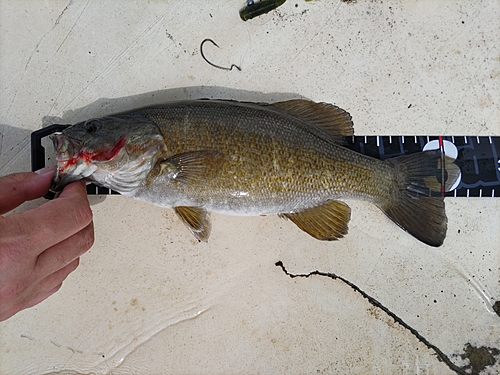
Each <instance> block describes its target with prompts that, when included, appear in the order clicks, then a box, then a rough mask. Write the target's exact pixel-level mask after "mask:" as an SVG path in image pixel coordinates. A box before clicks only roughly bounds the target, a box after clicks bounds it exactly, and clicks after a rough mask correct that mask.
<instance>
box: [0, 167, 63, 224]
mask: <svg viewBox="0 0 500 375" xmlns="http://www.w3.org/2000/svg"><path fill="white" fill-rule="evenodd" d="M54 171H55V166H52V167H46V168H43V169H40V170H38V171H36V172H35V173H33V172H21V173H13V174H9V175H7V176H3V177H0V215H2V214H4V213H7V212H9V211H10V210H12V209H14V208H16V207H17V206H19V205H21V204H22V203H24V202H26V201H30V200H32V199H36V198H40V197H42V196H43V195H44V194H45V193H47V191H48V190H49V187H50V182H51V181H52V177H53V176H54Z"/></svg>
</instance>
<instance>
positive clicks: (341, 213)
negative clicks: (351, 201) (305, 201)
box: [279, 200, 351, 241]
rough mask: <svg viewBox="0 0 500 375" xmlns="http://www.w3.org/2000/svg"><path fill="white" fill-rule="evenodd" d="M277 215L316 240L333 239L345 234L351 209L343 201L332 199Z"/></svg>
mask: <svg viewBox="0 0 500 375" xmlns="http://www.w3.org/2000/svg"><path fill="white" fill-rule="evenodd" d="M279 216H280V217H282V218H286V219H289V220H291V221H292V222H293V223H294V224H295V225H297V226H298V227H299V228H300V229H302V230H303V231H304V232H306V233H308V234H309V235H311V236H313V237H314V238H317V239H318V240H324V241H333V240H337V239H339V238H342V237H344V235H346V234H347V231H348V226H347V224H348V223H349V220H350V219H351V209H350V207H349V206H348V205H347V204H345V203H343V202H339V201H335V200H332V201H328V202H327V203H325V204H323V205H321V206H315V207H311V208H309V209H307V210H305V211H301V212H293V213H287V214H285V213H282V214H279Z"/></svg>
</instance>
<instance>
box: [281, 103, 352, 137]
mask: <svg viewBox="0 0 500 375" xmlns="http://www.w3.org/2000/svg"><path fill="white" fill-rule="evenodd" d="M272 106H273V107H275V108H279V109H281V110H283V111H285V112H287V113H289V114H291V115H292V116H294V117H297V118H300V119H301V120H303V121H305V122H307V123H309V124H311V125H315V126H316V127H318V128H320V129H322V130H323V131H324V132H325V133H327V134H329V135H330V136H331V137H333V138H334V139H335V140H336V141H342V137H347V136H352V135H354V127H353V123H352V118H351V115H350V114H349V112H347V111H345V110H343V109H342V108H339V107H337V106H335V105H333V104H329V103H316V102H313V101H310V100H304V99H294V100H287V101H284V102H278V103H273V104H272Z"/></svg>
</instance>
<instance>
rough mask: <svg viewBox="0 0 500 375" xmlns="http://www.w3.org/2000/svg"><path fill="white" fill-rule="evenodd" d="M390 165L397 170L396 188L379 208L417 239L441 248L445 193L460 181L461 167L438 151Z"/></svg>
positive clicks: (444, 231)
mask: <svg viewBox="0 0 500 375" xmlns="http://www.w3.org/2000/svg"><path fill="white" fill-rule="evenodd" d="M387 162H388V163H391V164H392V165H393V166H394V168H395V171H396V188H395V189H394V191H392V192H391V197H390V198H389V199H387V200H386V201H385V202H384V203H382V204H379V206H380V208H381V209H382V211H384V213H385V214H386V215H387V216H388V217H389V218H390V219H391V220H393V221H394V222H395V223H396V224H398V225H399V226H400V227H401V228H403V229H404V230H405V231H407V232H409V233H410V234H411V235H413V236H414V237H416V238H417V239H418V240H420V241H422V242H424V243H426V244H427V245H430V246H435V247H437V246H441V245H442V244H443V241H444V239H445V237H446V229H447V221H448V220H447V218H446V212H445V206H444V192H445V191H450V190H451V188H452V187H453V186H454V185H455V183H456V182H457V181H458V179H459V178H460V168H459V167H458V166H457V165H456V164H455V163H454V160H453V159H451V158H449V157H447V156H445V155H444V154H442V153H441V151H439V150H433V151H425V152H421V153H418V154H412V155H404V156H400V157H397V158H394V159H389V160H387ZM433 192H438V193H439V194H440V195H441V196H439V195H437V196H435V194H432V193H433Z"/></svg>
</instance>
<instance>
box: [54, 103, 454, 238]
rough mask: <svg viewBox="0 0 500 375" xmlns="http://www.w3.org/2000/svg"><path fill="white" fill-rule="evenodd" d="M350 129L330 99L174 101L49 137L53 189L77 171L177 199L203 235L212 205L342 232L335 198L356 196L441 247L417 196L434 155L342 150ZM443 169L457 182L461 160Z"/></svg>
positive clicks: (143, 195) (429, 183) (440, 223)
mask: <svg viewBox="0 0 500 375" xmlns="http://www.w3.org/2000/svg"><path fill="white" fill-rule="evenodd" d="M89 130H90V132H89ZM352 134H353V127H352V122H351V117H350V115H349V114H348V113H347V112H345V111H344V110H342V109H340V108H338V107H335V106H332V105H329V104H325V103H314V102H309V101H304V100H292V101H287V102H280V103H274V104H270V105H268V104H257V103H240V102H234V101H217V100H196V101H185V102H177V103H175V102H174V103H169V104H165V105H162V106H156V107H150V108H144V109H140V110H137V111H133V112H129V113H125V114H119V115H115V116H111V117H107V118H102V119H97V120H91V121H88V122H84V123H80V124H76V125H74V126H73V127H71V128H68V129H66V130H65V131H63V134H62V135H60V136H56V140H55V141H54V143H55V145H56V148H58V155H64V157H58V160H59V161H58V165H59V168H58V175H57V176H56V177H55V180H54V181H55V186H56V188H55V189H54V190H57V189H60V187H61V185H64V183H61V181H62V180H64V179H66V181H65V183H67V182H69V181H70V180H72V179H78V178H82V177H84V178H86V179H87V180H89V181H93V182H96V183H97V184H99V185H102V186H106V187H108V188H111V189H115V190H117V191H119V192H121V193H122V194H123V195H126V196H130V197H134V198H137V199H141V200H145V201H147V202H150V203H153V204H155V205H158V206H163V207H173V208H175V210H176V212H177V214H178V215H179V216H180V217H181V219H182V220H183V221H184V222H185V223H186V225H187V226H188V227H189V228H190V230H191V231H192V232H193V234H194V235H195V236H196V237H197V238H198V239H201V240H206V239H207V238H208V236H209V234H210V222H209V219H208V215H207V212H211V211H213V212H220V213H224V214H232V215H261V214H279V215H280V216H282V217H285V218H288V219H290V220H291V221H293V222H294V223H295V224H297V225H298V226H299V227H300V228H301V229H303V230H304V231H306V232H308V233H309V234H311V235H312V236H314V237H315V238H319V239H326V240H332V239H337V238H340V237H342V236H343V235H345V234H346V233H347V222H348V221H349V218H350V209H349V207H348V206H347V205H345V204H344V203H342V202H339V201H338V199H342V198H355V199H362V200H366V201H370V202H373V203H374V204H376V205H377V206H379V207H380V208H381V209H382V210H384V212H386V214H387V215H388V216H389V217H390V218H391V219H393V220H394V221H396V223H398V224H399V225H400V226H401V227H403V228H404V229H406V230H408V231H409V232H410V233H411V234H413V235H415V236H416V237H417V238H419V239H420V240H422V241H424V242H426V243H428V244H431V245H433V246H439V245H440V244H441V243H442V241H443V239H444V235H445V233H446V215H445V214H444V202H443V199H442V198H429V197H425V199H424V198H421V197H420V196H421V195H425V194H427V195H428V194H429V192H430V191H431V190H436V189H438V188H440V187H441V184H438V183H437V181H435V180H436V178H435V177H434V176H435V175H436V170H437V168H438V164H439V162H440V161H443V160H444V159H443V158H442V157H441V155H440V153H439V154H437V153H436V152H426V153H421V154H420V155H419V156H411V157H402V158H399V161H398V159H395V160H393V161H380V160H378V159H374V158H370V157H367V156H364V155H361V154H359V153H356V152H353V151H351V150H349V149H347V148H345V147H343V146H342V140H343V137H345V136H351V135H352ZM69 154H72V155H73V157H70V156H71V155H70V156H68V155H69ZM453 166H454V165H453ZM448 169H449V171H448V175H449V180H450V181H451V180H453V179H454V178H455V179H456V176H457V175H458V172H457V171H456V169H457V168H456V169H455V168H453V167H451V166H449V168H448ZM67 176H73V177H67ZM401 206H402V207H403V208H404V209H400V207H401ZM419 207H420V208H419ZM420 211H422V212H420ZM425 211H427V212H425ZM428 212H431V215H433V218H434V219H435V220H434V219H433V222H432V223H431V224H429V220H427V219H426V217H427V216H428ZM408 215H417V216H419V215H420V216H422V215H424V217H420V218H419V219H417V220H414V219H411V218H410V219H407V218H406V217H407V216H408ZM436 217H437V219H436ZM413 222H416V223H417V225H414V224H412V223H413ZM408 226H409V227H408ZM423 231H425V232H426V233H422V232H423Z"/></svg>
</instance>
